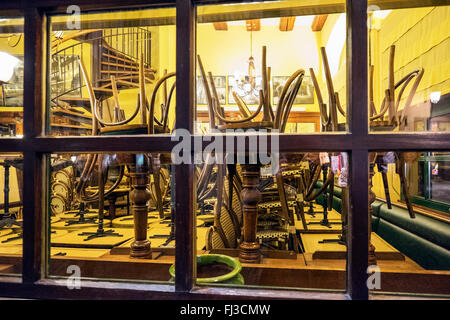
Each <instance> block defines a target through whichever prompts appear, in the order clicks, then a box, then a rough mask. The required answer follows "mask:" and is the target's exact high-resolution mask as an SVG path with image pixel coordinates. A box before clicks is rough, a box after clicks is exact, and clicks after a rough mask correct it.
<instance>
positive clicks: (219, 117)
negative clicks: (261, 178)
mask: <svg viewBox="0 0 450 320" xmlns="http://www.w3.org/2000/svg"><path fill="white" fill-rule="evenodd" d="M266 52H267V51H266V47H265V46H263V48H262V82H263V85H262V90H260V91H259V97H260V101H259V106H258V108H257V110H256V111H255V112H253V113H251V112H250V110H249V108H248V106H247V105H246V104H245V102H244V101H243V99H242V98H241V97H239V96H238V95H237V94H236V93H235V92H233V97H234V99H235V101H236V103H237V105H238V107H239V110H240V114H241V118H240V119H228V118H227V117H226V116H225V110H224V109H223V107H222V106H221V105H220V102H219V99H218V95H217V91H216V88H215V84H214V81H213V76H212V74H211V72H208V78H207V76H206V72H205V69H204V66H203V63H202V60H201V58H200V56H198V64H199V68H200V73H201V76H202V79H203V84H204V86H205V92H206V97H207V104H208V114H209V122H210V127H211V128H212V129H218V130H221V131H225V130H227V129H244V130H245V129H254V130H260V129H267V130H273V129H278V130H279V131H280V132H284V130H285V127H286V124H287V120H288V117H289V113H290V111H291V108H292V105H293V103H294V100H295V97H296V95H297V93H298V91H299V89H300V85H301V83H302V80H303V77H304V74H305V72H304V70H303V69H299V70H297V71H296V72H294V73H293V74H292V75H291V76H290V77H289V79H288V81H287V82H286V84H285V86H284V87H283V90H282V92H281V95H280V99H279V102H278V106H277V108H276V113H274V112H273V109H272V106H271V102H270V101H271V98H270V87H269V79H270V73H271V69H270V67H267V65H266ZM208 80H209V82H208ZM261 110H262V119H261V120H259V121H256V117H257V116H258V115H260V114H261ZM244 167H245V165H244ZM235 171H236V170H235V169H233V166H229V172H230V175H229V177H228V181H234V172H235ZM218 181H220V180H218ZM277 181H278V183H277V186H278V190H279V194H280V199H281V200H280V206H281V207H282V208H283V215H284V216H285V217H286V218H288V216H289V213H288V207H287V202H286V197H285V195H284V185H283V181H282V178H281V175H280V174H278V176H277ZM219 190H220V189H219ZM230 190H232V189H230ZM229 197H230V198H229V200H228V201H227V203H228V210H229V208H230V204H231V203H232V202H233V196H232V195H231V196H229ZM244 202H245V201H244ZM226 206H227V204H226V203H225V204H222V202H221V201H220V200H219V197H218V199H217V207H218V208H216V210H215V214H216V215H217V216H218V219H217V221H218V222H219V221H220V220H221V219H220V218H221V217H223V216H225V213H222V210H223V209H222V208H226ZM231 216H232V215H231ZM252 220H253V219H252ZM253 221H254V223H255V224H256V220H253ZM290 221H292V220H290ZM292 222H293V221H292ZM252 224H253V222H252ZM215 227H216V229H218V230H219V228H218V226H217V225H216V226H215ZM253 227H254V229H255V230H256V225H255V226H252V227H250V229H252V230H253ZM252 232H253V231H252ZM219 233H220V232H219ZM208 237H209V239H211V238H212V237H213V234H212V233H209V235H208ZM249 237H250V238H254V236H253V235H250V236H249ZM216 239H218V237H216ZM244 241H245V240H244ZM224 242H225V241H222V244H223V243H224ZM207 243H213V241H207ZM216 243H218V244H219V245H221V244H220V243H219V241H216ZM225 245H226V244H225Z"/></svg>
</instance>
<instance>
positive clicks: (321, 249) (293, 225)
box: [196, 152, 349, 289]
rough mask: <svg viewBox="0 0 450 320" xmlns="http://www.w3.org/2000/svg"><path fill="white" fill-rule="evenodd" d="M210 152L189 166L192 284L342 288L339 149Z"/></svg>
mask: <svg viewBox="0 0 450 320" xmlns="http://www.w3.org/2000/svg"><path fill="white" fill-rule="evenodd" d="M211 157H213V155H211V154H209V155H207V157H206V158H205V163H204V164H202V165H198V166H197V167H196V178H197V212H196V213H197V224H196V234H197V254H198V260H197V282H198V283H199V284H205V283H206V284H213V283H221V284H228V285H246V286H251V285H257V286H272V287H296V288H299V287H302V288H327V289H344V288H345V270H346V267H345V265H346V251H347V249H346V243H347V216H348V208H349V207H348V204H349V202H348V201H349V198H348V197H349V194H348V182H347V179H348V156H347V153H336V152H329V153H328V152H324V153H298V154H283V155H281V156H280V159H279V160H278V162H277V163H273V162H272V163H271V164H270V165H263V164H262V163H258V162H256V163H253V164H252V163H249V162H248V161H244V162H238V163H237V164H236V161H237V160H238V158H236V157H233V155H231V154H227V156H226V159H227V162H224V164H220V161H217V163H218V164H215V163H213V162H209V160H211V159H210V158H211ZM233 158H234V159H233ZM232 159H233V160H236V161H234V162H233V161H231V160H232ZM246 160H248V159H247V158H246ZM278 164H279V166H278ZM237 270H239V272H237ZM324 270H329V271H330V272H329V273H326V274H325V273H323V272H324ZM205 278H206V279H205ZM211 278H213V279H211Z"/></svg>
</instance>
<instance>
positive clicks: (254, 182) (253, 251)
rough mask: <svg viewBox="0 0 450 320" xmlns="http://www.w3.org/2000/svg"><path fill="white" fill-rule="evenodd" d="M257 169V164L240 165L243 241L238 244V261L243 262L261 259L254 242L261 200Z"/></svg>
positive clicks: (255, 261)
mask: <svg viewBox="0 0 450 320" xmlns="http://www.w3.org/2000/svg"><path fill="white" fill-rule="evenodd" d="M259 169H260V166H259V165H257V164H243V165H242V175H243V183H242V187H243V188H242V193H241V194H242V202H243V213H244V241H243V242H242V243H241V245H240V251H239V261H241V262H244V263H259V262H260V260H261V256H260V252H259V243H258V242H256V224H257V214H258V202H259V201H260V200H261V193H260V192H259V190H258V186H259V176H260V172H259Z"/></svg>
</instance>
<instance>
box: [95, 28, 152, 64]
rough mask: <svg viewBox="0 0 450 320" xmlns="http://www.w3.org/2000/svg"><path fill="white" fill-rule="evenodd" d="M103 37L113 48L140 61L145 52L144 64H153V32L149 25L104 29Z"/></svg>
mask: <svg viewBox="0 0 450 320" xmlns="http://www.w3.org/2000/svg"><path fill="white" fill-rule="evenodd" d="M103 39H104V40H105V41H106V43H107V44H108V45H109V46H110V47H111V48H113V49H116V50H117V51H120V52H121V53H123V54H124V55H126V56H128V57H129V58H131V59H133V60H135V61H138V60H139V58H140V56H141V53H143V54H144V64H145V65H146V66H150V64H151V32H150V30H149V27H130V28H114V29H104V31H103Z"/></svg>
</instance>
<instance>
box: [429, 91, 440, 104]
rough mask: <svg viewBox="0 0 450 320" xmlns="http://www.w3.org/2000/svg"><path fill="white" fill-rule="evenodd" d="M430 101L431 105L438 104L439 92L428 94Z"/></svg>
mask: <svg viewBox="0 0 450 320" xmlns="http://www.w3.org/2000/svg"><path fill="white" fill-rule="evenodd" d="M430 100H431V102H432V103H438V102H439V100H441V92H440V91H435V92H432V93H430Z"/></svg>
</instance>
